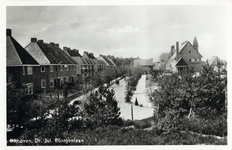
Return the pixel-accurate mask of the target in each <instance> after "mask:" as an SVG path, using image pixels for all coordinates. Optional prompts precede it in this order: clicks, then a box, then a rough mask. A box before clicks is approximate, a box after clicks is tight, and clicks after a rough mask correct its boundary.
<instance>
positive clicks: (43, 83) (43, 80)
mask: <svg viewBox="0 0 232 150" xmlns="http://www.w3.org/2000/svg"><path fill="white" fill-rule="evenodd" d="M45 87H46V82H45V79H41V88H45Z"/></svg>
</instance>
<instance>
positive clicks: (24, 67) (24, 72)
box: [23, 66, 25, 75]
mask: <svg viewBox="0 0 232 150" xmlns="http://www.w3.org/2000/svg"><path fill="white" fill-rule="evenodd" d="M23 75H25V67H24V66H23Z"/></svg>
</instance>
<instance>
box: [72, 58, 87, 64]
mask: <svg viewBox="0 0 232 150" xmlns="http://www.w3.org/2000/svg"><path fill="white" fill-rule="evenodd" d="M72 59H74V60H75V61H76V62H77V63H78V64H80V65H83V64H84V62H83V61H82V60H81V57H72Z"/></svg>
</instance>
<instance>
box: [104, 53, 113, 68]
mask: <svg viewBox="0 0 232 150" xmlns="http://www.w3.org/2000/svg"><path fill="white" fill-rule="evenodd" d="M102 58H103V59H104V60H105V61H106V62H107V64H108V65H110V66H113V65H114V64H112V62H111V61H110V60H109V59H108V58H107V57H106V56H103V55H102Z"/></svg>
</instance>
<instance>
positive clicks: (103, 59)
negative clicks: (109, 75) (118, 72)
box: [97, 55, 117, 68]
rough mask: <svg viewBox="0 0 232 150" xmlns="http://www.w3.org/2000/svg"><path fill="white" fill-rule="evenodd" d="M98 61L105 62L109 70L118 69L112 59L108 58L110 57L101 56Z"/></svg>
mask: <svg viewBox="0 0 232 150" xmlns="http://www.w3.org/2000/svg"><path fill="white" fill-rule="evenodd" d="M97 59H98V60H101V61H103V62H104V63H105V64H106V67H107V68H115V67H117V66H116V64H115V63H114V62H113V60H112V59H110V58H108V57H106V56H104V55H100V56H99V57H98V58H97Z"/></svg>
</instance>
